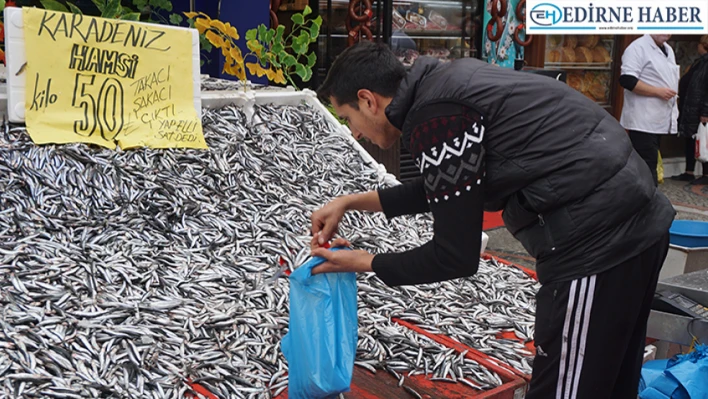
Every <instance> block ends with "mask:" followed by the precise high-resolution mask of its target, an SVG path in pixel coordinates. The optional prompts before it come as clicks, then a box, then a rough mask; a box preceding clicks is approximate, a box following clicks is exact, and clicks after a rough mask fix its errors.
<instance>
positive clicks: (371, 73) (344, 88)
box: [317, 41, 406, 109]
mask: <svg viewBox="0 0 708 399" xmlns="http://www.w3.org/2000/svg"><path fill="white" fill-rule="evenodd" d="M405 76H406V69H405V68H404V67H403V64H402V63H401V62H400V61H399V60H398V58H396V56H395V55H394V54H393V52H392V51H391V49H389V48H388V46H387V45H385V44H382V43H373V42H370V41H364V42H360V43H357V44H355V45H353V46H351V47H349V48H347V49H346V50H344V51H343V52H342V54H340V55H339V56H338V57H337V59H335V60H334V63H332V67H331V68H330V70H329V72H328V73H327V78H326V79H325V81H324V83H322V86H320V88H319V89H318V90H317V96H318V97H319V99H320V101H321V102H323V103H324V104H329V102H330V97H334V98H335V99H336V100H337V103H338V104H349V105H350V106H352V107H354V108H356V109H358V107H359V106H358V100H357V98H358V97H357V93H358V92H359V90H361V89H367V90H371V91H372V92H374V93H376V94H379V95H381V96H384V97H393V96H394V95H395V94H396V90H398V85H399V84H400V83H401V80H402V79H403V78H404V77H405Z"/></svg>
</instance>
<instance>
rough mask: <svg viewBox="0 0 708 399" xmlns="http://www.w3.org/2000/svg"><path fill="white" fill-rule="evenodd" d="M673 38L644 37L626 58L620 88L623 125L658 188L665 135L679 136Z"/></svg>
mask: <svg viewBox="0 0 708 399" xmlns="http://www.w3.org/2000/svg"><path fill="white" fill-rule="evenodd" d="M670 37H671V35H644V36H642V37H640V38H638V39H636V40H635V41H633V42H632V43H631V44H630V45H629V46H628V47H627V49H626V50H625V51H624V54H623V55H622V68H621V75H620V79H619V82H620V85H621V86H622V87H624V89H625V91H624V106H623V107H622V116H621V118H620V124H621V125H622V126H623V127H624V128H625V129H627V131H628V132H629V138H630V139H631V140H632V145H633V146H634V150H635V151H637V153H638V154H639V155H640V156H641V157H642V158H643V159H644V161H645V162H646V163H647V165H648V166H649V169H650V170H651V173H652V176H653V177H654V184H655V185H658V176H657V170H656V169H657V162H658V158H659V140H660V138H661V135H666V134H676V132H677V124H678V123H677V121H678V106H677V96H676V93H677V91H678V83H679V66H678V65H676V57H675V56H674V50H673V49H672V48H671V46H669V45H668V44H667V43H666V41H667V40H669V38H670Z"/></svg>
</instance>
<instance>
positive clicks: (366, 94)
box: [356, 89, 379, 113]
mask: <svg viewBox="0 0 708 399" xmlns="http://www.w3.org/2000/svg"><path fill="white" fill-rule="evenodd" d="M356 94H357V97H358V98H359V108H361V107H362V106H363V107H366V108H367V109H369V111H371V112H372V113H375V112H376V110H377V109H378V107H379V103H378V99H377V98H376V95H374V93H373V92H372V91H371V90H367V89H361V90H359V91H358V92H357V93H356Z"/></svg>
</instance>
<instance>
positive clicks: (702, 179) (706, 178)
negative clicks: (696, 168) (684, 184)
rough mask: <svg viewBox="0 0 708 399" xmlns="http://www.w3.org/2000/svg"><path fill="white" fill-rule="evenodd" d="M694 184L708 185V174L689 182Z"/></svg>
mask: <svg viewBox="0 0 708 399" xmlns="http://www.w3.org/2000/svg"><path fill="white" fill-rule="evenodd" d="M688 184H690V185H693V186H706V185H708V176H703V177H699V178H698V179H696V180H694V181H692V182H690V183H688Z"/></svg>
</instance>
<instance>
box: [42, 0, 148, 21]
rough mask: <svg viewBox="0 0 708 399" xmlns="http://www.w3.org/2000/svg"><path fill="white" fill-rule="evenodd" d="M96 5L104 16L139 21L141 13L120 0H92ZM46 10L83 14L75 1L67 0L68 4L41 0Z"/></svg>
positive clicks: (54, 0) (55, 0) (53, 0)
mask: <svg viewBox="0 0 708 399" xmlns="http://www.w3.org/2000/svg"><path fill="white" fill-rule="evenodd" d="M92 1H93V4H95V5H96V7H97V8H98V11H100V13H101V15H100V16H101V17H102V18H111V19H124V20H127V21H139V20H140V13H138V12H134V11H132V10H131V9H130V8H127V7H123V6H121V4H120V0H92ZM40 3H42V7H44V9H45V10H51V11H61V12H70V13H72V14H83V11H81V9H80V8H79V7H77V6H76V5H75V4H74V3H72V2H70V1H67V2H66V6H65V5H64V4H62V3H60V2H59V1H57V0H40Z"/></svg>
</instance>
